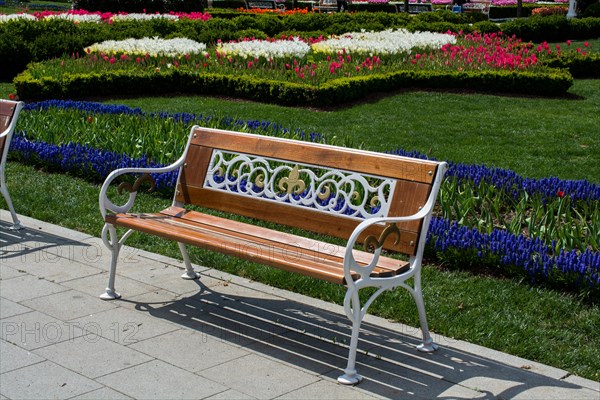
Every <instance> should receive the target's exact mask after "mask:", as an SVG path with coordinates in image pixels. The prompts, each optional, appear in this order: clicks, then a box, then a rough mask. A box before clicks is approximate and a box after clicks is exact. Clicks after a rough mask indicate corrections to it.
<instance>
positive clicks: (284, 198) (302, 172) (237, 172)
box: [204, 150, 394, 218]
mask: <svg viewBox="0 0 600 400" xmlns="http://www.w3.org/2000/svg"><path fill="white" fill-rule="evenodd" d="M393 186H394V181H393V180H392V179H388V178H383V177H378V176H371V175H366V174H357V173H353V172H348V171H341V170H335V169H331V168H324V167H321V166H312V165H302V164H296V163H291V162H289V161H284V160H278V159H270V158H264V157H257V156H250V155H247V154H234V153H229V152H225V151H219V150H215V151H214V152H213V155H212V158H211V161H210V166H209V170H208V174H207V176H206V180H205V182H204V187H205V188H211V189H219V190H225V191H228V192H231V193H237V194H239V195H245V196H252V197H258V198H262V199H267V200H272V201H277V202H286V203H290V204H292V205H296V206H302V207H310V208H315V209H317V210H320V211H323V212H328V213H335V214H339V215H346V216H350V217H355V218H372V217H384V216H386V215H387V212H388V208H389V199H390V193H391V192H392V191H393Z"/></svg>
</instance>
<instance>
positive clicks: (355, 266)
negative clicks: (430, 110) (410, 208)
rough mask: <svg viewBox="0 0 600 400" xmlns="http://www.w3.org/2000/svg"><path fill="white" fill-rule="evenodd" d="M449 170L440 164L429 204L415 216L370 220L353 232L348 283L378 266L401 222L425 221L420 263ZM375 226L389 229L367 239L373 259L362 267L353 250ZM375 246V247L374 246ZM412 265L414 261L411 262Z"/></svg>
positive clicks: (346, 263)
mask: <svg viewBox="0 0 600 400" xmlns="http://www.w3.org/2000/svg"><path fill="white" fill-rule="evenodd" d="M447 169H448V164H447V163H445V162H442V163H440V165H439V167H438V172H437V174H436V177H435V180H434V182H433V185H432V188H431V192H430V194H429V197H428V199H427V202H426V203H425V205H424V206H423V207H421V209H419V211H418V212H416V213H415V214H413V215H408V216H403V217H381V218H370V219H367V220H365V221H363V222H361V223H360V224H359V225H358V226H357V227H356V228H355V229H354V231H353V232H352V234H351V235H350V238H349V239H348V243H347V245H346V250H345V254H344V277H345V278H346V282H348V283H349V284H351V282H353V279H352V276H353V274H355V273H359V274H360V275H361V276H362V277H368V276H369V275H370V274H371V273H372V272H373V269H374V268H375V267H376V266H377V263H378V261H379V257H380V256H381V251H382V248H383V242H384V241H385V238H386V237H387V236H388V235H393V234H395V233H394V231H396V232H397V230H396V229H394V228H393V227H395V224H397V223H400V222H408V221H417V220H423V228H422V229H421V234H420V237H419V242H418V246H419V247H418V249H417V253H416V259H417V262H418V263H420V261H421V258H422V254H423V249H424V246H425V238H426V236H427V230H428V227H429V220H430V219H431V214H432V213H433V208H434V206H435V201H436V199H437V194H438V192H439V189H440V186H441V184H442V180H443V178H444V174H445V172H446V170H447ZM373 225H379V226H382V227H383V226H385V225H387V228H386V229H384V230H383V232H382V234H381V237H380V238H379V239H377V238H372V237H371V238H367V240H366V241H365V242H368V243H369V244H370V245H371V246H370V247H373V259H372V260H371V262H370V263H369V264H368V265H360V264H359V263H358V262H357V261H356V260H355V258H354V253H353V249H354V247H355V246H356V244H357V242H358V239H359V237H360V236H361V235H362V233H363V232H364V231H365V230H366V229H368V228H369V227H371V226H373ZM373 244H374V246H373ZM411 264H412V261H411Z"/></svg>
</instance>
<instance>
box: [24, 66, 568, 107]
mask: <svg viewBox="0 0 600 400" xmlns="http://www.w3.org/2000/svg"><path fill="white" fill-rule="evenodd" d="M14 84H15V87H16V90H17V94H18V95H19V97H20V98H21V99H24V100H30V99H44V98H50V97H51V98H68V99H78V98H83V97H89V96H91V95H97V96H107V95H110V96H115V95H142V94H143V95H155V94H168V93H173V92H182V93H194V94H213V95H226V96H233V97H239V98H245V99H251V100H258V101H262V102H273V103H277V104H283V105H293V106H297V105H302V106H306V105H313V106H322V107H327V106H333V105H338V104H344V103H347V102H351V101H355V100H358V99H362V98H364V97H365V96H368V95H371V94H373V93H377V92H389V91H392V90H397V89H401V88H429V89H431V88H433V89H459V90H465V89H467V90H474V91H483V92H496V93H516V94H529V95H532V94H533V95H543V96H560V95H564V93H566V91H567V90H568V89H569V87H570V86H571V85H572V84H573V78H572V76H571V75H570V74H569V73H568V71H566V70H548V71H537V72H523V71H506V70H499V71H493V70H492V71H490V70H486V71H462V72H460V71H440V70H433V71H431V70H403V71H396V72H393V73H385V74H384V73H382V74H374V75H369V76H358V77H351V78H338V79H333V80H330V81H328V82H326V83H324V84H322V85H320V86H311V85H308V84H301V83H293V82H286V81H275V80H270V79H263V78H261V79H258V78H253V77H251V76H247V75H225V74H216V73H202V74H200V73H197V72H196V71H195V70H189V69H177V68H172V69H166V68H165V69H163V70H162V71H161V72H160V73H157V72H154V71H152V70H141V69H139V70H112V71H105V72H103V73H81V74H64V75H63V76H62V78H59V79H57V78H54V77H43V78H41V79H35V78H33V77H32V75H31V74H30V73H29V72H28V71H26V72H24V73H21V74H20V75H18V76H17V77H16V78H15V80H14Z"/></svg>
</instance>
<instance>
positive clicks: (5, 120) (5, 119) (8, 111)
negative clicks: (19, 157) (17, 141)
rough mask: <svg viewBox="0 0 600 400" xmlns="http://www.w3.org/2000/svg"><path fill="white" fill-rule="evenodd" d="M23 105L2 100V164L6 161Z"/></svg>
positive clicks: (0, 110)
mask: <svg viewBox="0 0 600 400" xmlns="http://www.w3.org/2000/svg"><path fill="white" fill-rule="evenodd" d="M21 108H23V103H22V102H19V101H12V100H0V162H2V163H4V162H5V161H6V154H7V153H8V147H9V145H10V139H11V137H12V133H13V131H14V129H15V125H16V123H17V117H18V115H19V112H20V111H21Z"/></svg>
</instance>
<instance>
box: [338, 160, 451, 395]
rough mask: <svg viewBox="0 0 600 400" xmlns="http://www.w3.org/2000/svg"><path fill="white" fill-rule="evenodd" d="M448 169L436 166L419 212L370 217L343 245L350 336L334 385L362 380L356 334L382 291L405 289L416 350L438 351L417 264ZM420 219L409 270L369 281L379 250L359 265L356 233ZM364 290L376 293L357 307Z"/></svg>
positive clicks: (443, 165) (379, 253)
mask: <svg viewBox="0 0 600 400" xmlns="http://www.w3.org/2000/svg"><path fill="white" fill-rule="evenodd" d="M447 169H448V164H447V163H445V162H441V163H439V166H438V172H437V174H436V177H435V181H434V182H433V185H432V188H431V192H430V194H429V198H428V199H427V202H426V203H425V205H424V206H423V207H421V209H420V210H419V211H418V212H417V213H416V214H414V215H411V216H406V217H385V218H370V219H367V220H365V221H363V222H361V223H360V224H359V225H358V226H357V227H356V228H355V229H354V232H352V234H351V235H350V238H349V239H348V244H347V245H346V251H345V255H344V276H345V278H346V282H347V290H346V296H345V298H344V311H345V312H346V315H347V316H348V319H350V322H352V334H351V337H350V348H349V354H348V364H347V366H346V369H345V370H344V374H343V375H341V376H339V377H338V382H339V383H341V384H344V385H356V384H357V383H359V382H360V381H361V380H362V376H361V375H359V374H358V373H357V371H356V350H357V347H358V335H359V332H360V324H361V322H362V320H363V318H364V316H365V314H366V313H367V310H368V308H369V306H370V305H371V304H372V303H373V301H375V299H376V298H377V297H378V296H379V295H380V294H381V293H383V292H384V291H385V290H391V289H394V288H396V287H403V288H404V289H406V290H408V292H409V293H410V294H411V295H412V297H413V299H414V300H415V303H416V305H417V310H418V312H419V322H420V325H421V332H422V335H423V341H422V343H421V344H419V345H418V346H417V349H418V350H419V351H421V352H424V353H432V352H434V351H436V350H437V349H438V345H437V344H435V343H434V342H433V338H432V337H431V334H430V332H429V327H428V324H427V315H426V312H425V303H424V302H423V292H422V289H421V262H422V261H423V250H424V248H425V241H426V238H427V231H428V228H429V222H430V220H431V214H432V212H433V207H434V206H435V201H436V198H437V194H438V192H439V189H440V186H441V184H442V180H443V178H444V174H445V172H446V170H447ZM421 219H422V220H423V227H422V229H421V234H420V237H419V242H418V243H419V245H418V248H417V251H416V255H415V256H412V257H410V259H409V265H410V268H409V270H408V271H407V272H405V273H403V274H401V275H397V276H394V277H387V278H371V276H370V275H371V272H373V269H374V268H375V267H376V266H377V262H378V260H379V257H380V256H381V251H382V247H381V246H380V247H379V248H377V249H375V251H374V254H373V259H372V260H371V263H370V264H368V265H365V266H361V265H359V264H358V263H357V262H356V260H355V259H354V254H353V251H352V250H353V248H354V247H355V246H356V242H357V240H358V238H359V236H360V234H361V233H362V232H363V231H364V230H366V229H367V228H368V227H370V226H372V225H385V224H396V223H399V222H406V221H415V220H421ZM353 272H354V273H358V274H359V275H360V278H359V279H356V280H354V279H352V275H353ZM411 277H414V284H413V287H410V286H409V285H408V284H406V280H407V279H409V278H411ZM366 287H375V288H378V290H377V291H376V292H375V293H373V294H372V295H371V297H369V299H368V300H367V301H366V302H365V304H364V305H362V306H361V303H360V299H359V296H358V292H359V291H360V289H364V288H366Z"/></svg>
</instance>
